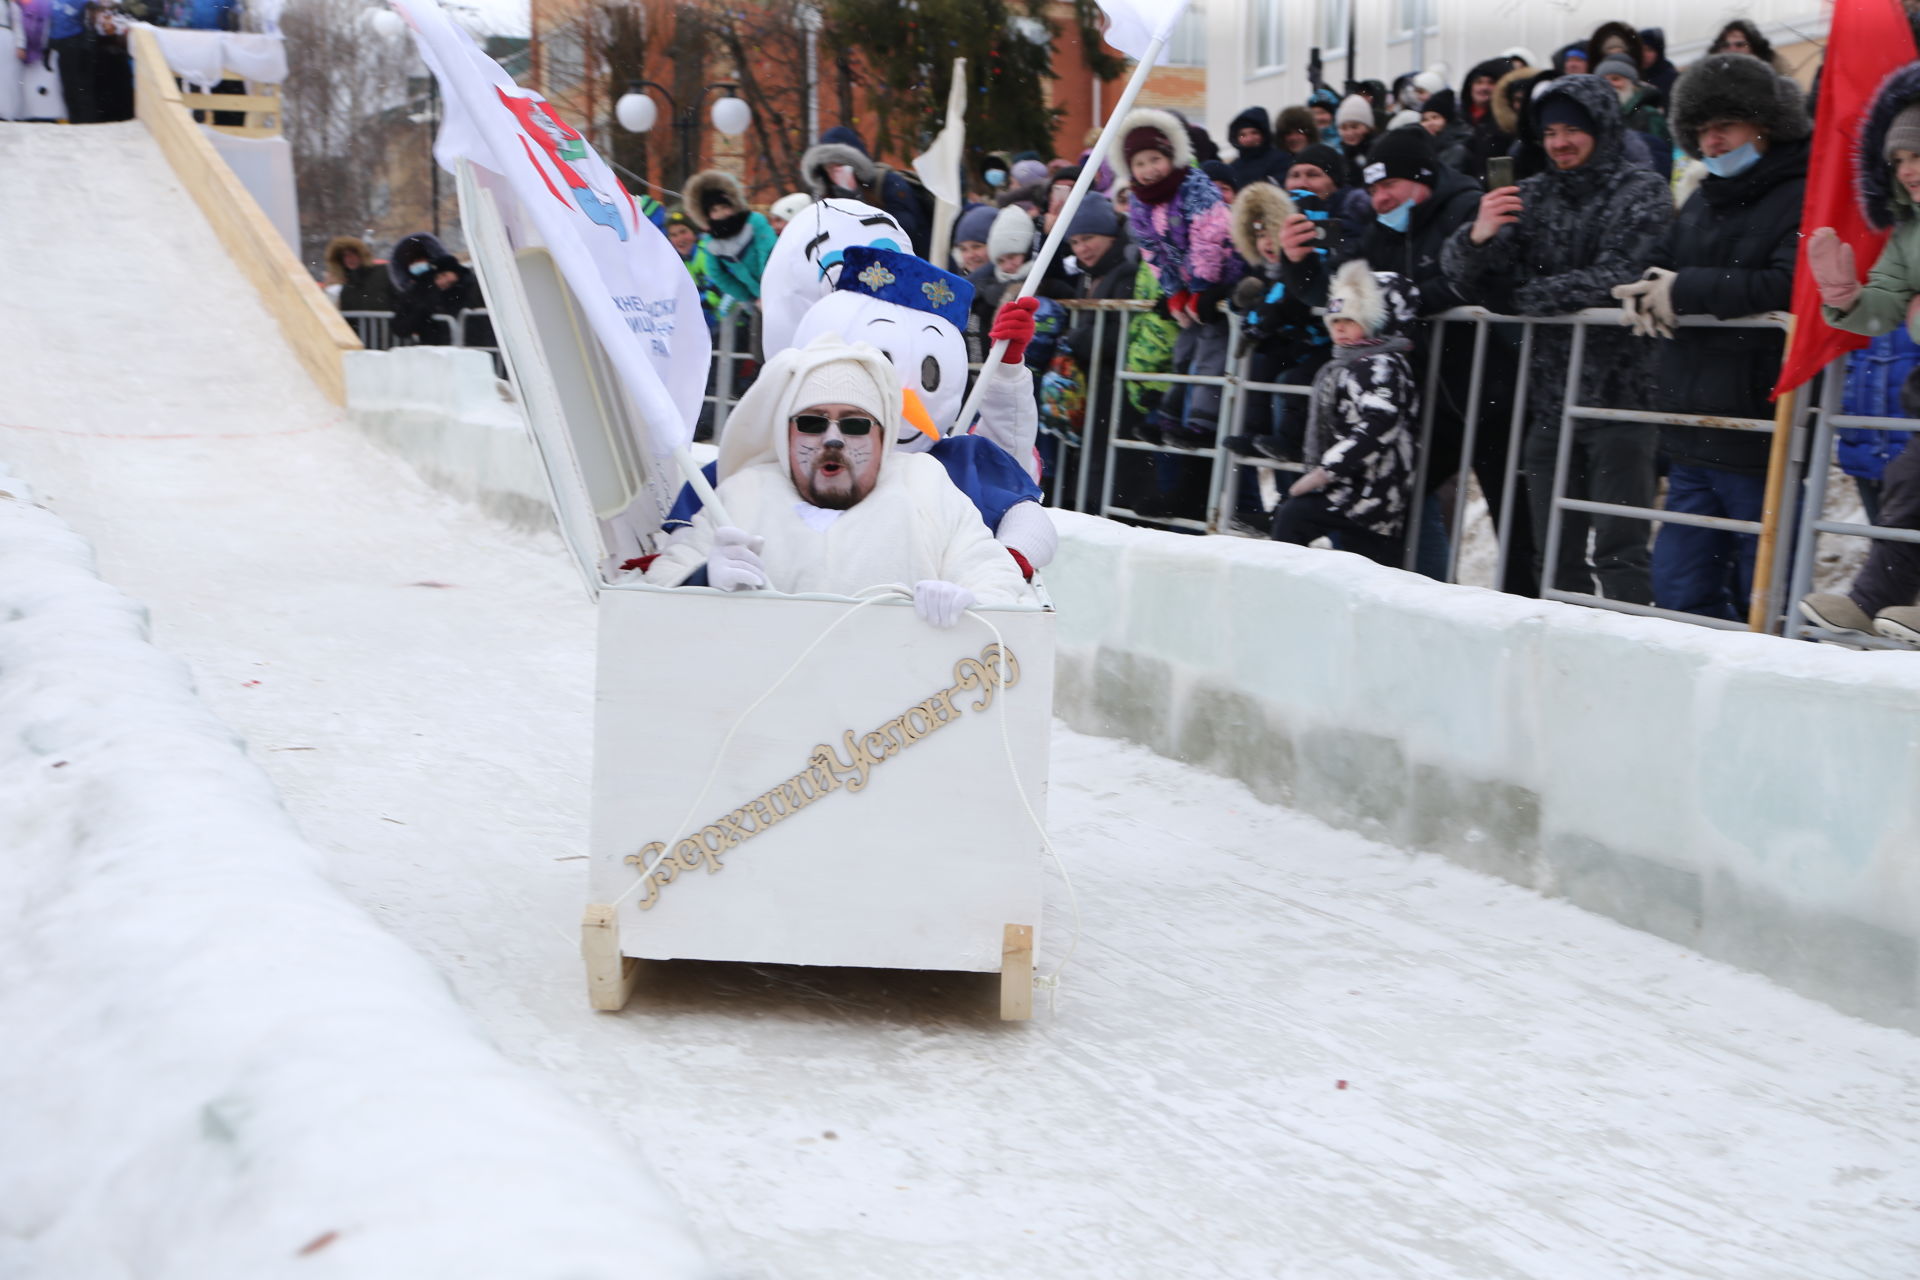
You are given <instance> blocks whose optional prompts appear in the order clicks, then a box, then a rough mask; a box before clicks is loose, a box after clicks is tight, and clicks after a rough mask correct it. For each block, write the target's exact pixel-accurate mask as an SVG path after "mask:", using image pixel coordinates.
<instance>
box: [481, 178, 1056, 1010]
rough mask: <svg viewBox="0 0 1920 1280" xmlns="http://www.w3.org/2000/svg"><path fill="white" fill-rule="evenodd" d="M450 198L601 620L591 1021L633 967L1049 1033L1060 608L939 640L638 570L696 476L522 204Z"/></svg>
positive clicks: (843, 608) (892, 620)
mask: <svg viewBox="0 0 1920 1280" xmlns="http://www.w3.org/2000/svg"><path fill="white" fill-rule="evenodd" d="M459 184H460V199H461V210H462V217H463V221H464V224H465V226H466V228H467V229H468V235H469V238H470V241H471V244H472V247H473V251H474V259H475V265H476V267H477V268H478V269H479V273H480V276H481V281H482V284H483V286H484V287H485V289H486V293H487V299H488V303H489V307H490V309H491V311H492V313H493V321H494V329H495V332H496V334H497V335H498V337H499V340H500V343H501V348H502V351H503V353H504V354H505V356H506V359H507V363H508V366H509V368H510V369H511V370H512V373H513V378H514V382H515V385H516V387H517V388H518V390H519V392H520V396H521V399H522V402H523V403H524V405H525V406H526V410H527V416H528V419H529V421H530V423H531V424H532V428H533V435H534V438H535V441H536V443H537V445H538V447H539V450H540V454H541V458H542V461H543V462H544V464H545V467H546V470H547V474H548V477H549V479H550V481H551V482H552V487H553V497H554V506H555V510H556V512H557V514H558V516H559V520H560V528H561V532H562V534H563V536H564V537H565V539H566V541H567V544H568V546H569V549H570V550H571V552H572V554H573V556H574V558H575V560H576V562H577V564H578V566H579V568H580V570H581V574H582V577H583V579H584V581H585V583H586V587H587V590H588V592H589V594H590V595H592V596H593V598H594V599H595V601H596V603H597V606H598V616H599V623H598V632H599V634H598V644H599V648H598V662H597V671H598V675H597V692H596V699H595V710H594V763H593V786H592V796H591V801H590V805H591V835H590V847H589V853H590V856H591V861H590V866H591V871H590V881H589V892H588V905H587V907H586V912H585V916H584V918H583V920H582V924H581V950H582V954H583V956H584V958H585V961H586V969H587V987H588V994H589V998H590V1000H591V1002H592V1005H593V1007H594V1008H596V1009H602V1010H608V1011H614V1010H619V1009H621V1008H622V1007H624V1005H625V1004H626V1003H627V1001H628V999H629V997H630V996H631V994H632V992H633V988H634V984H635V981H636V979H637V975H638V972H639V968H640V966H639V961H640V960H642V959H657V960H667V959H696V960H723V961H744V962H753V963H765V964H797V965H834V966H856V967H868V968H899V969H926V970H957V971H968V972H976V973H994V972H997V973H999V974H1000V975H1001V984H1000V1012H1001V1016H1002V1017H1003V1018H1010V1019H1024V1018H1027V1017H1029V1016H1031V1013H1032V1004H1033V955H1034V948H1035V946H1036V944H1037V941H1038V930H1039V924H1040V904H1041V882H1042V867H1041V857H1042V851H1043V841H1042V836H1041V831H1040V826H1039V824H1040V823H1043V822H1044V821H1045V802H1046V781H1047V763H1048V762H1047V752H1048V738H1049V733H1050V730H1051V717H1052V704H1053V615H1052V612H1051V611H1050V610H1049V609H1047V608H1046V607H1044V606H1026V607H1013V608H1001V609H982V610H978V611H976V612H975V613H974V614H971V615H969V616H968V617H966V618H964V619H962V621H961V622H960V623H959V625H957V626H955V627H953V628H951V629H949V630H935V629H934V628H931V627H929V626H928V625H927V624H926V623H924V622H922V621H921V620H920V619H919V618H918V617H917V616H916V615H915V613H914V611H913V609H912V606H911V605H910V604H909V603H907V602H906V601H904V600H900V599H893V598H883V599H877V600H865V601H856V600H850V599H845V598H841V597H828V596H781V595H776V594H773V593H770V592H739V593H726V592H719V591H713V590H710V589H707V588H701V587H694V588H674V589H663V588H660V587H655V586H650V585H647V584H645V583H642V582H639V581H637V580H636V579H633V578H632V577H631V576H630V575H627V574H623V573H621V572H620V571H619V568H618V566H619V565H620V564H621V563H622V562H623V561H624V560H626V559H627V558H629V557H630V556H633V555H637V554H640V553H641V552H643V551H646V550H652V549H657V545H658V542H659V538H658V530H659V527H660V524H661V520H662V517H663V515H664V513H665V511H666V510H667V509H668V507H669V506H670V505H671V503H672V500H673V496H674V494H675V493H676V492H677V490H678V488H679V485H680V476H679V475H678V473H677V472H676V470H675V469H674V468H673V467H672V466H671V464H664V465H663V462H662V460H660V459H658V458H656V457H655V456H653V455H652V454H651V453H650V452H649V450H648V447H647V445H646V436H645V434H644V433H643V432H642V431H641V430H640V429H639V422H638V419H637V416H636V414H635V411H634V408H633V406H632V404H631V403H630V402H629V401H628V399H627V397H626V396H625V395H624V393H623V392H622V390H621V387H620V385H619V383H618V381H617V380H616V379H615V378H614V377H613V375H612V373H611V369H610V366H609V365H608V363H607V360H606V357H605V354H604V352H603V351H602V350H601V348H600V345H599V341H598V339H597V338H596V337H595V336H594V334H593V333H592V331H591V329H590V328H589V326H588V325H587V324H586V322H585V319H584V317H583V316H582V314H581V312H580V310H579V308H578V305H577V303H576V302H575V300H574V298H573V296H572V294H571V292H570V291H569V289H568V286H567V285H566V283H565V281H564V280H563V279H562V278H561V276H560V274H559V272H558V271H557V270H556V269H555V268H554V264H553V259H552V258H551V257H550V256H549V255H548V253H547V252H546V250H545V249H544V248H542V247H541V246H540V245H539V244H537V243H535V242H533V235H532V232H531V231H530V229H523V228H529V226H530V224H529V222H528V220H526V219H524V218H516V217H514V216H513V208H512V205H511V204H510V203H509V202H511V201H512V200H513V197H512V195H511V194H510V193H508V192H506V191H504V190H503V189H496V188H495V187H494V185H493V184H492V183H490V182H488V181H487V175H485V174H483V173H481V172H480V171H478V170H475V169H473V168H472V167H471V166H468V165H465V164H464V163H463V165H462V167H461V172H460V175H459ZM503 210H504V214H503ZM516 236H517V237H519V238H520V239H519V242H516V240H515V237H516ZM696 323H697V321H696ZM1016 779H1017V785H1016Z"/></svg>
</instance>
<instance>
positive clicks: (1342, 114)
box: [1333, 93, 1373, 129]
mask: <svg viewBox="0 0 1920 1280" xmlns="http://www.w3.org/2000/svg"><path fill="white" fill-rule="evenodd" d="M1349 120H1352V121H1355V122H1357V123H1359V124H1363V125H1365V126H1367V128H1369V129H1371V128H1373V104H1372V103H1371V102H1368V101H1367V100H1366V99H1365V98H1363V97H1361V96H1360V95H1359V94H1357V93H1356V94H1353V95H1351V96H1349V97H1346V98H1343V99H1341V101H1340V109H1339V110H1338V111H1336V112H1334V113H1333V122H1334V124H1335V125H1343V124H1345V123H1347V121H1349Z"/></svg>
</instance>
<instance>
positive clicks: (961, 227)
mask: <svg viewBox="0 0 1920 1280" xmlns="http://www.w3.org/2000/svg"><path fill="white" fill-rule="evenodd" d="M999 212H1000V211H999V210H998V209H996V208H994V207H993V206H992V205H990V204H977V205H975V206H973V208H971V209H969V210H967V211H966V212H965V213H963V214H961V215H960V221H958V222H956V223H954V224H953V242H954V243H955V244H965V243H966V242H967V241H969V240H973V241H976V242H978V243H980V244H985V243H986V242H987V232H988V231H990V230H992V229H993V218H994V215H995V214H997V213H999Z"/></svg>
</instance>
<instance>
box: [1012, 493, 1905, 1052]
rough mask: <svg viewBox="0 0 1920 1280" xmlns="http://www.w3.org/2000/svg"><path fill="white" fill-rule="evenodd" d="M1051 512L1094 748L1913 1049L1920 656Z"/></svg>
mask: <svg viewBox="0 0 1920 1280" xmlns="http://www.w3.org/2000/svg"><path fill="white" fill-rule="evenodd" d="M1054 514H1055V518H1056V519H1057V521H1058V522H1059V524H1060V527H1061V532H1062V544H1061V550H1060V555H1059V558H1058V559H1057V560H1056V561H1055V563H1054V564H1053V565H1052V566H1051V567H1050V568H1049V569H1048V570H1047V572H1046V582H1047V586H1048V588H1049V590H1050V591H1051V592H1052V594H1053V597H1054V601H1055V603H1056V604H1057V605H1058V607H1059V610H1060V626H1059V675H1058V683H1057V687H1056V694H1055V697H1056V709H1057V711H1058V713H1059V714H1060V715H1061V716H1062V717H1063V718H1064V719H1065V720H1066V721H1067V723H1068V724H1070V725H1072V726H1073V727H1074V728H1076V729H1079V730H1082V731H1085V732H1091V733H1097V734H1104V735H1110V736H1118V737H1125V738H1130V739H1133V740H1135V741H1138V742H1141V743H1143V744H1145V745H1147V746H1149V747H1151V748H1152V749H1154V750H1155V751H1158V752H1160V753H1161V754H1163V755H1167V756H1170V757H1174V758H1177V759H1181V760H1187V761H1191V762H1193V763H1195V764H1198V765H1201V766H1203V767H1206V768H1209V769H1212V770H1215V771H1217V772H1220V773H1223V774H1227V775H1229V776H1232V777H1235V778H1239V779H1241V780H1243V781H1244V782H1246V783H1247V785H1248V786H1249V787H1251V788H1252V789H1253V791H1254V792H1255V793H1256V794H1257V795H1259V796H1260V797H1261V798H1263V799H1266V800H1270V801H1275V802H1278V803H1283V804H1287V805H1290V806H1293V807H1295V808H1298V809H1301V810H1303V811H1305V812H1308V813H1311V814H1314V815H1315V816H1318V817H1320V818H1322V819H1324V820H1326V821H1328V822H1330V823H1333V824H1335V825H1337V826H1342V827H1348V828H1352V829H1356V830H1359V831H1361V832H1364V833H1366V834H1368V835H1370V836H1373V837H1376V838H1378V839H1381V840H1384V841H1387V842H1390V843H1393V844H1396V845H1399V846H1402V847H1405V848H1407V849H1410V850H1426V851H1431V852H1433V853H1438V854H1441V855H1444V856H1446V857H1448V858H1451V859H1453V860H1455V861H1457V862H1460V863H1463V864H1465V865H1467V866H1470V867H1474V868H1477V869H1480V870H1483V871H1486V872H1489V873H1491V874H1494V875H1498V876H1501V877H1503V878H1505V879H1508V880H1511V881H1514V882H1516V883H1519V884H1522V885H1526V886H1529V887H1532V888H1535V889H1538V890H1540V891H1541V892H1544V893H1549V894H1553V895H1555V896H1559V897H1564V898H1566V899H1568V900H1570V901H1572V902H1575V903H1577V904H1579V905H1581V906H1584V907H1587V908H1589V909H1591V910H1594V911H1598V912H1601V913H1603V914H1605V915H1608V916H1611V917H1613V918H1615V919H1617V920H1620V921H1622V922H1624V923H1626V924H1629V925H1632V926H1634V927H1636V928H1640V929H1644V930H1646V931H1648V932H1650V933H1654V934H1657V935H1659V936H1661V937H1663V938H1668V939H1671V940H1673V941H1675V942H1679V943H1682V944H1684V945H1686V946H1689V947H1693V948H1695V949H1697V950H1699V951H1701V952H1702V953H1704V954H1706V955H1709V956H1713V957H1716V958H1719V959H1722V960H1725V961H1728V962H1731V963H1733V964H1736V965H1740V966H1742V967H1745V968H1749V969H1755V970H1758V971H1760V972H1762V973H1766V974H1768V975H1770V976H1772V977H1773V978H1775V979H1776V980H1778V981H1781V982H1783V983H1785V984H1787V985H1789V986H1792V987H1794V988H1796V989H1798V990H1801V991H1803V992H1806V993H1807V994H1809V995H1813V996H1815V997H1817V998H1820V999H1822V1000H1826V1001H1828V1002H1829V1003H1831V1004H1833V1005H1835V1006H1837V1007H1839V1008H1841V1009H1844V1010H1846V1011H1848V1012H1852V1013H1856V1014H1859V1015H1861V1016H1864V1017H1868V1018H1872V1019H1874V1020H1876V1021H1880V1022H1885V1023H1889V1024H1891V1025H1896V1026H1902V1027H1907V1028H1909V1029H1915V1030H1920V654H1908V653H1884V652H1874V653H1854V652H1848V651H1844V650H1840V649H1835V648H1831V647H1826V646H1817V645H1811V644H1801V643H1793V642H1788V641H1783V640H1778V639H1773V638H1769V637H1764V636H1754V635H1748V634H1743V633H1729V632H1721V631H1714V630H1709V629H1706V628H1699V627H1689V626H1686V625H1683V624H1677V623H1670V622H1664V621H1660V620H1656V619H1647V618H1635V617H1629V616H1626V615H1623V614H1614V613H1607V612H1603V611H1597V610H1591V609H1585V608H1581V607H1578V606H1572V605H1561V604H1553V603H1548V602H1543V601H1536V600H1525V599H1519V598H1516V597H1512V596H1505V595H1500V594H1497V593H1494V592H1490V591H1481V590H1476V589H1472V588H1462V587H1451V586H1443V585H1440V584H1437V583H1433V582H1430V581H1428V580H1426V579H1423V578H1419V577H1416V576H1414V575H1411V574H1406V573H1400V572H1397V571H1394V570H1389V569H1382V568H1380V567H1378V566H1376V565H1373V564H1370V563H1368V562H1366V561H1363V560H1361V559H1359V558H1358V557H1355V556H1348V555H1340V554H1335V553H1331V552H1326V551H1311V550H1307V549H1305V548H1296V547H1290V546H1282V545H1279V544H1276V543H1269V542H1261V541H1253V540H1246V539H1235V538H1194V537H1185V536H1181V535H1178V534H1170V533H1159V532H1153V531H1147V530H1142V529H1136V528H1130V527H1127V526H1123V525H1117V524H1113V523H1110V522H1107V521H1103V520H1098V519H1094V518H1091V517H1086V516H1077V515H1073V514H1070V513H1060V512H1056V513H1054Z"/></svg>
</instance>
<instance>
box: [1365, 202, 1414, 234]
mask: <svg viewBox="0 0 1920 1280" xmlns="http://www.w3.org/2000/svg"><path fill="white" fill-rule="evenodd" d="M1374 216H1375V217H1376V218H1378V219H1379V221H1380V225H1381V226H1383V227H1385V228H1387V229H1388V230H1389V231H1405V230H1406V229H1407V228H1408V226H1410V225H1412V222H1413V201H1411V200H1402V201H1401V202H1400V203H1399V204H1397V205H1395V206H1394V207H1393V208H1392V209H1389V210H1388V211H1387V212H1385V213H1381V214H1376V215H1374Z"/></svg>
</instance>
